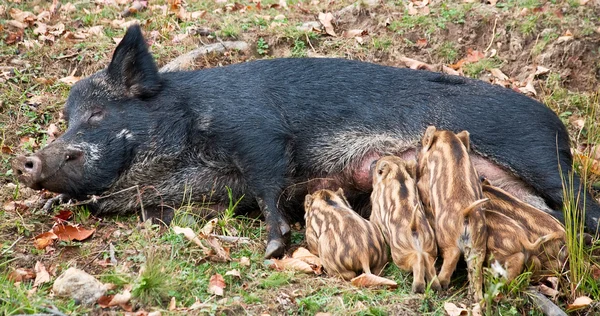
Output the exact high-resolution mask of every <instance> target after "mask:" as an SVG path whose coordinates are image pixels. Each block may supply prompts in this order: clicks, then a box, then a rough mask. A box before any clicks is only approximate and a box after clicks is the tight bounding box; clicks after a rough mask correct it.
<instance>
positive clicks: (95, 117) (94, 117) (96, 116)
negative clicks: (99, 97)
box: [88, 110, 104, 123]
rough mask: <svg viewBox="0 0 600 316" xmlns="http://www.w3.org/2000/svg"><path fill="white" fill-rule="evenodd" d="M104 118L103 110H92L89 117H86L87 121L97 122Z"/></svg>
mask: <svg viewBox="0 0 600 316" xmlns="http://www.w3.org/2000/svg"><path fill="white" fill-rule="evenodd" d="M103 118H104V111H102V110H94V111H93V112H92V114H91V115H90V117H89V118H88V123H97V122H100V121H101V120H102V119H103Z"/></svg>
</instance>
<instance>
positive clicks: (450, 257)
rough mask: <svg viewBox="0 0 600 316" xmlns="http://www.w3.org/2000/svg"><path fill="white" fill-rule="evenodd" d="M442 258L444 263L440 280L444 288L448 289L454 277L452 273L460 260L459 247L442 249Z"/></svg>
mask: <svg viewBox="0 0 600 316" xmlns="http://www.w3.org/2000/svg"><path fill="white" fill-rule="evenodd" d="M442 257H443V258H444V263H443V264H442V269H441V270H440V274H439V279H440V285H441V286H442V288H443V289H447V288H448V285H449V284H450V277H452V273H454V270H455V269H456V264H457V263H458V260H459V259H460V249H459V248H458V247H454V248H446V249H442Z"/></svg>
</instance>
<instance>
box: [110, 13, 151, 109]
mask: <svg viewBox="0 0 600 316" xmlns="http://www.w3.org/2000/svg"><path fill="white" fill-rule="evenodd" d="M107 73H108V77H109V80H110V81H111V83H112V84H114V85H117V86H119V87H124V88H125V90H126V91H127V94H128V95H129V96H133V97H142V98H143V97H151V96H153V95H155V94H156V93H157V92H158V91H159V90H160V77H159V74H158V69H157V68H156V64H155V63H154V58H152V55H151V54H150V52H149V51H148V47H147V46H146V41H145V40H144V36H143V35H142V30H141V29H140V26H139V25H133V26H130V27H129V29H127V33H125V37H123V39H122V40H121V42H120V43H119V45H118V46H117V48H116V49H115V52H114V54H113V58H112V61H111V62H110V65H108V70H107Z"/></svg>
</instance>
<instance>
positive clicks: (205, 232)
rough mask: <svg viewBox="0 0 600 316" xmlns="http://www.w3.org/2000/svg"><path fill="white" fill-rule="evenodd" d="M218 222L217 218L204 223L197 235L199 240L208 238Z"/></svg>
mask: <svg viewBox="0 0 600 316" xmlns="http://www.w3.org/2000/svg"><path fill="white" fill-rule="evenodd" d="M218 222H219V219H218V218H213V219H211V220H210V221H208V222H206V224H205V225H204V227H202V229H201V230H200V233H199V234H198V235H200V238H207V237H208V236H210V234H212V232H213V231H214V230H215V227H217V223H218Z"/></svg>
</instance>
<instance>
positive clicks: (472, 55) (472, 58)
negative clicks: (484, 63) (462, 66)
mask: <svg viewBox="0 0 600 316" xmlns="http://www.w3.org/2000/svg"><path fill="white" fill-rule="evenodd" d="M483 58H485V55H484V54H483V53H482V52H480V51H477V50H473V49H471V48H469V49H468V50H467V61H468V62H470V63H475V62H478V61H479V60H481V59H483Z"/></svg>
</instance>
